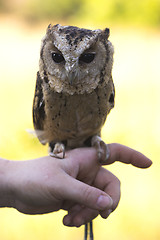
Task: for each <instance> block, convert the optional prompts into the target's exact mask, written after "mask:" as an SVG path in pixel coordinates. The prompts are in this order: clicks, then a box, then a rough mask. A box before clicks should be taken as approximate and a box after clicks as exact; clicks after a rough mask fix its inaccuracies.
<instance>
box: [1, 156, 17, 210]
mask: <svg viewBox="0 0 160 240" xmlns="http://www.w3.org/2000/svg"><path fill="white" fill-rule="evenodd" d="M13 164H14V162H13V161H10V160H6V159H2V158H0V207H14V193H13V189H12V181H13V180H12V177H11V176H12V174H11V173H12V171H13V169H12V165H13Z"/></svg>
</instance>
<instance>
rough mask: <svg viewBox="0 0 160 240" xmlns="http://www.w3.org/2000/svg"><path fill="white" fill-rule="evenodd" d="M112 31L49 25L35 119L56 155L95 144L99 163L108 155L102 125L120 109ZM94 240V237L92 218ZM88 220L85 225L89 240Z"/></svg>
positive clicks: (42, 140)
mask: <svg viewBox="0 0 160 240" xmlns="http://www.w3.org/2000/svg"><path fill="white" fill-rule="evenodd" d="M108 37H109V29H108V28H106V29H105V30H103V31H102V30H100V29H97V30H88V29H83V28H78V27H73V26H61V25H59V24H57V25H54V26H52V25H49V26H48V28H47V31H46V35H45V36H44V38H43V39H42V44H41V50H40V61H39V71H38V73H37V81H36V89H35V95H34V101H33V123H34V128H35V131H36V133H37V136H38V138H39V140H40V142H41V143H42V144H46V143H48V144H49V149H50V155H51V156H54V157H57V158H59V157H60V155H59V153H61V155H62V156H61V158H64V157H65V150H66V149H73V148H77V147H86V146H93V147H95V148H96V149H97V155H98V159H99V161H102V162H103V161H105V160H106V159H107V154H108V150H107V145H106V144H105V143H104V142H103V141H102V139H101V137H100V135H101V128H102V126H103V125H104V123H105V120H106V117H107V115H108V114H109V112H110V110H111V109H112V108H113V107H114V97H115V89H114V84H113V80H112V65H113V52H114V50H113V46H112V44H111V42H110V41H109V40H108ZM89 227H90V239H93V230H92V229H93V228H92V222H90V225H89ZM87 233H88V224H86V225H85V240H86V239H87V235H88V234H87Z"/></svg>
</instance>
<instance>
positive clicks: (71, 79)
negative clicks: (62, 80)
mask: <svg viewBox="0 0 160 240" xmlns="http://www.w3.org/2000/svg"><path fill="white" fill-rule="evenodd" d="M76 76H77V74H76V72H75V71H70V72H68V74H67V77H68V80H69V83H70V85H73V84H74V80H75V78H76Z"/></svg>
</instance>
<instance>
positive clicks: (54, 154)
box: [49, 143, 65, 159]
mask: <svg viewBox="0 0 160 240" xmlns="http://www.w3.org/2000/svg"><path fill="white" fill-rule="evenodd" d="M60 153H62V156H61V155H60ZM49 155H50V156H51V157H55V158H59V159H63V158H65V146H64V144H63V143H56V144H55V146H54V149H53V151H50V152H49Z"/></svg>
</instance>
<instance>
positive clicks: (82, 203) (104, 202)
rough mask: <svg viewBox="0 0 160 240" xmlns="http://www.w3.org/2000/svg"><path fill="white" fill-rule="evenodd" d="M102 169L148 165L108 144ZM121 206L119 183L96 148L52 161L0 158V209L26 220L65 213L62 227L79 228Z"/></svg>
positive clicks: (140, 157)
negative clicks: (116, 165) (17, 213)
mask: <svg viewBox="0 0 160 240" xmlns="http://www.w3.org/2000/svg"><path fill="white" fill-rule="evenodd" d="M108 147H109V152H110V154H109V158H108V159H107V161H106V163H104V165H108V164H112V163H114V162H115V161H119V162H122V163H126V164H132V165H133V166H136V167H139V168H148V167H149V166H150V165H151V164H152V162H151V160H149V159H148V158H147V157H145V156H144V155H143V154H141V153H139V152H137V151H135V150H133V149H131V148H128V147H126V146H123V145H120V144H116V143H114V144H109V145H108ZM119 200H120V181H119V180H118V179H117V177H115V176H114V175H113V174H112V173H111V172H109V171H108V170H107V169H105V168H104V167H102V165H101V164H100V163H99V162H98V160H97V155H96V150H95V149H94V148H81V149H80V148H79V149H74V150H71V151H67V152H66V156H65V159H56V158H53V157H50V156H46V157H42V158H38V159H33V160H28V161H10V160H6V159H1V158H0V207H13V208H15V209H17V210H18V211H20V212H22V213H25V214H44V213H48V212H54V211H58V210H60V209H64V210H66V211H67V214H66V216H64V218H63V223H64V225H66V226H76V227H79V226H81V225H82V224H85V223H87V222H89V221H91V220H92V219H94V218H95V217H97V216H98V215H101V217H103V218H107V217H108V216H109V214H110V213H111V212H112V211H114V210H115V208H116V207H117V205H118V203H119Z"/></svg>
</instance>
